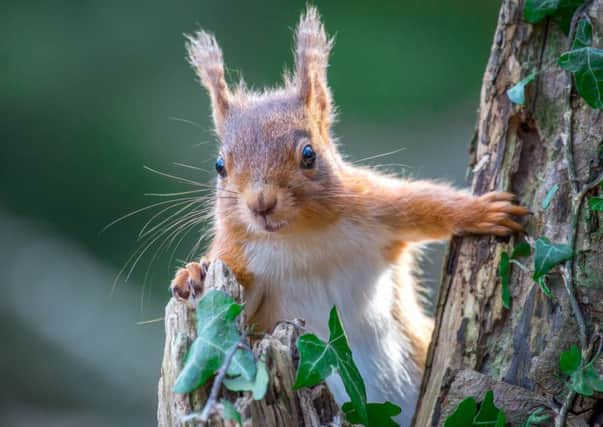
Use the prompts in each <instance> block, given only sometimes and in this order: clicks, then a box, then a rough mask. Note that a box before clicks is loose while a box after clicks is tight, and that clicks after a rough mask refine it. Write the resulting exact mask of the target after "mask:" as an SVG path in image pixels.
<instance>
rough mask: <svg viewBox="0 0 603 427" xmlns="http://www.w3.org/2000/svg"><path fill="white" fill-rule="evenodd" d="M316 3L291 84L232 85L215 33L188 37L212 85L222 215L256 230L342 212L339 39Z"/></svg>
mask: <svg viewBox="0 0 603 427" xmlns="http://www.w3.org/2000/svg"><path fill="white" fill-rule="evenodd" d="M332 43H333V41H332V39H329V38H328V37H327V35H326V33H325V31H324V28H323V25H322V24H321V22H320V17H319V15H318V12H317V11H316V9H315V8H313V7H309V8H308V10H307V11H306V14H305V15H303V16H302V17H301V20H300V22H299V25H298V27H297V30H296V32H295V71H294V73H293V75H292V76H286V77H285V84H284V87H282V88H279V89H275V90H266V91H263V92H253V91H250V90H247V89H246V88H245V86H244V85H243V84H240V85H238V86H237V88H236V89H235V90H231V89H230V88H229V86H228V84H227V83H226V79H225V77H224V63H223V59H222V51H221V49H220V47H219V46H218V44H217V42H216V40H215V39H214V37H213V36H211V35H210V34H208V33H206V32H203V31H202V32H199V33H197V34H196V36H195V37H191V38H189V44H188V53H189V59H190V62H191V64H192V65H193V67H194V68H195V70H196V71H197V73H198V75H199V77H200V78H201V83H202V84H203V86H204V87H205V88H206V89H207V90H208V91H209V95H210V98H211V107H212V115H213V120H214V125H215V130H216V134H217V136H218V139H219V140H220V145H221V146H220V154H219V155H218V158H217V161H216V171H217V173H218V190H217V210H218V212H217V215H218V217H219V218H218V219H219V220H224V221H228V222H230V223H231V224H235V225H239V226H242V227H245V228H246V229H247V230H248V231H249V232H252V233H257V234H264V233H272V232H277V231H278V232H280V233H291V232H296V231H301V230H308V229H311V228H317V227H322V226H325V225H326V224H328V223H330V222H332V221H333V220H334V219H335V218H336V216H337V215H338V209H337V208H336V206H335V205H336V203H334V200H333V199H334V198H335V197H336V195H337V194H338V192H339V188H340V186H339V180H338V170H339V168H340V165H341V161H340V158H339V156H338V154H337V150H336V147H335V144H334V143H333V142H332V139H331V136H330V125H331V122H332V114H333V112H332V109H333V107H332V104H331V93H330V91H329V88H328V85H327V65H328V57H329V51H330V49H331V46H332Z"/></svg>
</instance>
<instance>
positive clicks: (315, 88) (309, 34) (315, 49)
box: [295, 6, 333, 126]
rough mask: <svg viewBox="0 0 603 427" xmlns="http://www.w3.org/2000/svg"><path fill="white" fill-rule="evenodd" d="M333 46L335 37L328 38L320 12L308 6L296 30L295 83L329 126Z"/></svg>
mask: <svg viewBox="0 0 603 427" xmlns="http://www.w3.org/2000/svg"><path fill="white" fill-rule="evenodd" d="M332 47H333V39H332V38H328V37H327V34H326V32H325V29H324V26H323V24H322V23H321V22H320V16H319V14H318V11H317V10H316V8H315V7H313V6H308V9H307V10H306V13H305V14H304V15H302V17H301V19H300V21H299V24H298V26H297V30H296V31H295V82H296V83H297V86H298V88H299V96H300V99H301V100H302V101H303V102H304V104H305V106H306V108H307V109H308V110H309V112H310V113H311V114H312V115H313V116H314V117H315V118H316V119H317V120H319V122H320V124H321V125H324V126H328V122H329V118H330V113H331V93H330V91H329V87H328V84H327V67H328V65H329V52H330V51H331V48H332Z"/></svg>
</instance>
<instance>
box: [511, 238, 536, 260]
mask: <svg viewBox="0 0 603 427" xmlns="http://www.w3.org/2000/svg"><path fill="white" fill-rule="evenodd" d="M531 252H532V248H531V247H530V244H529V243H528V242H521V243H518V244H517V245H515V247H514V248H513V253H512V254H511V258H512V259H517V258H522V257H527V256H530V253H531Z"/></svg>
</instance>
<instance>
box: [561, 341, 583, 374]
mask: <svg viewBox="0 0 603 427" xmlns="http://www.w3.org/2000/svg"><path fill="white" fill-rule="evenodd" d="M581 360H582V356H581V353H580V349H579V348H578V346H577V345H576V344H572V346H571V347H570V348H569V350H567V351H563V352H561V356H559V368H560V369H561V372H563V373H564V374H567V375H571V374H573V373H574V372H576V371H577V370H578V369H579V368H580V362H581Z"/></svg>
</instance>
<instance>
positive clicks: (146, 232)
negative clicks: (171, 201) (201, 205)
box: [138, 200, 198, 240]
mask: <svg viewBox="0 0 603 427" xmlns="http://www.w3.org/2000/svg"><path fill="white" fill-rule="evenodd" d="M196 203H198V202H197V201H196V200H194V201H192V202H190V203H188V204H187V205H186V206H184V207H182V208H180V209H178V211H176V212H174V213H172V214H170V216H168V217H167V218H165V219H163V220H161V221H160V222H159V223H158V224H156V225H154V226H153V227H152V228H150V229H149V230H146V231H145V229H146V228H147V227H148V226H149V225H150V224H151V222H152V221H153V220H154V219H155V218H156V217H157V216H158V215H159V214H160V213H161V212H160V213H159V214H155V215H154V216H153V217H152V218H151V219H150V220H149V221H147V223H146V224H145V225H144V227H142V229H141V230H140V232H139V233H138V239H139V240H140V239H141V238H144V237H146V236H147V235H149V234H151V233H153V232H154V231H155V230H157V229H158V228H160V227H161V226H162V225H164V224H166V223H169V222H170V221H171V220H172V218H174V217H176V216H177V215H179V214H181V213H182V212H183V211H185V210H186V209H188V208H189V207H191V206H193V205H195V204H196ZM172 207H173V206H171V207H170V208H172ZM164 211H165V209H164Z"/></svg>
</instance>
